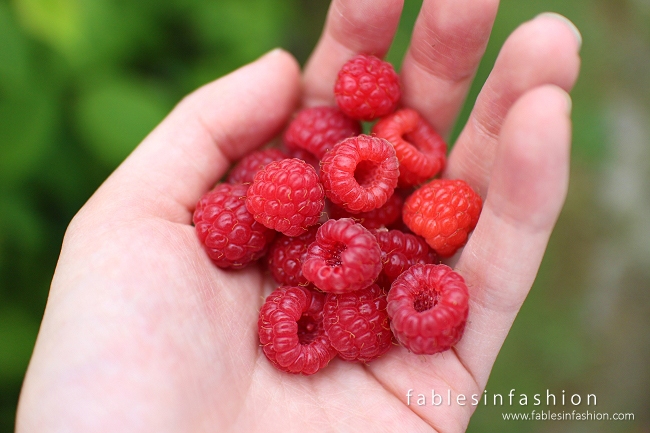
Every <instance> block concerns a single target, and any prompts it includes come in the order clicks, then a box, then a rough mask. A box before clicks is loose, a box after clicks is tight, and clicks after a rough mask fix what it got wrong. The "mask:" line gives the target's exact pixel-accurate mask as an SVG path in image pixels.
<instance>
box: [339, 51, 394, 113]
mask: <svg viewBox="0 0 650 433" xmlns="http://www.w3.org/2000/svg"><path fill="white" fill-rule="evenodd" d="M334 95H335V96H336V103H337V104H338V106H339V108H340V109H341V111H342V112H343V113H345V114H346V115H348V116H349V117H351V118H353V119H359V120H365V121H371V120H374V119H377V118H379V117H382V116H386V115H387V114H390V113H392V112H393V111H395V109H396V108H397V104H398V102H399V99H400V96H401V90H400V85H399V77H398V76H397V73H396V72H395V69H393V65H391V64H390V63H388V62H384V61H383V60H381V59H379V58H377V57H375V56H371V55H366V54H359V55H358V56H356V57H354V58H352V59H351V60H349V61H348V62H347V63H345V64H344V65H343V67H342V68H341V70H340V71H339V74H338V77H337V79H336V84H335V85H334Z"/></svg>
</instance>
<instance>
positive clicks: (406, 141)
mask: <svg viewBox="0 0 650 433" xmlns="http://www.w3.org/2000/svg"><path fill="white" fill-rule="evenodd" d="M372 132H373V134H375V135H376V136H377V137H381V138H385V139H386V140H388V141H390V142H391V144H392V145H393V146H394V147H395V154H396V155H397V159H398V160H399V171H400V175H399V185H400V186H410V185H418V184H421V183H422V182H425V181H426V180H428V179H430V178H432V177H433V176H435V175H436V174H438V173H439V172H440V171H441V170H442V169H443V168H444V166H445V162H446V157H445V155H446V153H447V144H446V143H445V142H444V140H443V139H442V137H440V135H438V133H437V132H436V131H435V130H434V129H433V128H432V127H431V126H430V125H429V124H428V123H427V122H426V121H425V120H424V119H423V118H422V116H420V115H419V114H418V112H417V111H415V110H412V109H410V108H404V109H402V110H398V111H397V112H395V113H393V114H391V115H389V116H386V117H384V118H383V119H380V120H379V121H378V122H377V123H376V124H375V126H373V128H372Z"/></svg>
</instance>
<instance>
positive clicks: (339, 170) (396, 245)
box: [194, 54, 482, 375]
mask: <svg viewBox="0 0 650 433" xmlns="http://www.w3.org/2000/svg"><path fill="white" fill-rule="evenodd" d="M400 93H401V92H400V85H399V80H398V76H397V74H396V73H395V70H394V69H393V66H392V65H391V64H390V63H387V62H384V61H382V60H381V59H379V58H377V57H374V56H370V55H363V54H362V55H358V56H356V57H354V58H353V59H351V60H350V61H349V62H347V63H346V64H345V65H344V66H343V68H342V69H341V71H340V72H339V75H338V78H337V81H336V84H335V86H334V94H335V96H336V102H337V105H338V107H326V106H323V107H313V108H305V109H303V110H301V111H300V112H298V113H297V114H296V116H295V117H294V118H293V120H292V121H291V122H290V124H289V125H288V127H287V128H286V130H285V133H284V135H283V142H284V146H283V147H282V148H275V147H268V148H266V149H263V150H258V151H254V152H252V153H250V154H249V155H247V156H245V157H244V158H243V159H241V160H240V161H239V162H238V163H237V164H236V165H235V166H234V167H233V168H232V170H231V171H230V173H229V175H228V177H227V179H226V181H225V182H223V183H220V184H218V185H217V186H216V187H215V188H214V189H213V190H212V191H210V192H209V193H207V194H206V195H205V196H204V197H202V198H201V200H200V201H199V203H198V204H197V206H196V210H195V212H194V225H195V227H196V232H197V234H198V237H199V239H200V241H201V243H202V244H203V245H204V247H205V250H206V252H207V254H208V256H209V257H210V259H211V260H212V261H213V263H214V264H215V265H216V266H218V267H220V268H226V269H228V268H230V269H239V268H243V267H245V266H249V265H251V264H252V263H254V262H256V261H258V260H261V261H263V262H264V263H266V265H267V266H268V270H269V272H270V274H271V276H272V277H273V279H274V280H275V281H276V282H277V283H278V285H279V287H278V288H277V289H276V290H275V291H273V293H271V294H270V295H269V296H268V297H267V298H266V301H265V303H264V305H263V306H262V308H261V310H260V313H259V320H258V330H259V340H260V343H261V346H262V350H263V352H264V354H265V355H266V357H267V358H268V360H269V361H270V362H271V363H272V364H273V365H274V366H275V367H276V368H278V369H280V370H282V371H286V372H289V373H299V374H304V375H309V374H314V373H316V372H317V371H318V370H320V369H321V368H323V367H325V366H327V365H328V363H329V362H330V361H331V360H332V359H333V358H334V357H336V356H339V357H340V358H342V359H343V360H346V361H351V362H363V363H368V362H371V361H373V360H375V359H377V358H379V357H380V356H382V355H384V354H386V352H388V351H389V350H390V349H391V348H392V347H393V346H394V345H395V342H397V343H398V344H400V345H402V346H404V347H406V348H407V349H408V350H409V351H411V352H412V353H416V354H435V353H438V352H442V351H445V350H447V349H449V348H451V347H452V346H453V345H455V344H456V343H457V342H458V341H459V340H460V338H461V336H462V334H463V330H464V328H465V322H466V320H467V314H468V301H469V294H468V290H467V287H466V285H465V282H464V281H463V278H462V277H461V276H460V275H459V274H458V273H456V272H454V271H453V270H452V269H451V268H449V267H448V266H446V265H444V264H441V263H440V260H441V258H446V257H450V256H452V255H454V254H455V253H456V251H457V250H458V249H459V248H461V247H462V246H463V245H464V244H465V243H466V241H467V236H468V234H469V233H470V232H471V231H472V230H473V229H474V227H475V226H476V224H477V222H478V218H479V214H480V212H481V207H482V202H481V198H480V196H479V195H478V194H477V193H476V192H474V191H473V190H472V188H470V186H469V185H467V184H466V183H465V182H464V181H462V180H450V179H436V176H437V175H439V174H440V172H441V171H442V169H443V168H444V166H445V162H446V152H447V145H446V143H445V142H444V140H443V139H442V138H441V137H440V135H439V134H438V133H437V132H436V131H435V130H434V128H433V127H431V125H429V124H428V123H427V122H426V120H425V119H424V118H423V117H422V116H421V115H420V114H419V113H418V112H417V111H415V110H413V109H410V108H400V107H399V101H400ZM361 121H365V122H371V121H376V122H375V123H374V125H373V126H372V129H371V133H370V134H369V135H366V134H362V133H361V131H362V125H361V123H360V122H361Z"/></svg>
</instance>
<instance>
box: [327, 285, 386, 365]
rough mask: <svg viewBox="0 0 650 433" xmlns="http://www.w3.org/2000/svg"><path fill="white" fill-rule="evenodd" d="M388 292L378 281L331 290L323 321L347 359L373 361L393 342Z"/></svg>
mask: <svg viewBox="0 0 650 433" xmlns="http://www.w3.org/2000/svg"><path fill="white" fill-rule="evenodd" d="M386 305H387V302H386V294H385V293H384V291H383V290H382V289H380V288H379V286H377V285H376V284H373V285H371V286H370V287H367V288H365V289H363V290H357V291H356V292H351V293H343V294H340V295H335V294H333V293H329V294H328V295H327V296H326V298H325V307H324V308H323V325H324V327H325V332H326V333H327V336H328V337H329V339H330V343H331V344H332V347H334V348H335V349H336V351H337V352H338V353H339V356H340V357H341V358H343V359H344V360H346V361H360V362H370V361H372V360H374V359H377V358H379V357H380V356H381V355H383V354H384V353H386V352H387V351H388V350H389V349H390V348H391V346H392V339H393V334H392V332H391V330H390V324H389V323H388V313H387V312H386Z"/></svg>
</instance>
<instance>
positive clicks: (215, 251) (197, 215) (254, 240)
mask: <svg viewBox="0 0 650 433" xmlns="http://www.w3.org/2000/svg"><path fill="white" fill-rule="evenodd" d="M247 190H248V185H242V184H234V185H231V184H227V183H222V184H219V185H217V186H216V187H215V188H214V189H213V190H212V191H210V192H208V193H207V194H205V195H204V196H203V197H202V198H201V200H199V202H198V203H197V205H196V209H195V211H194V216H193V221H194V226H195V227H196V233H197V235H198V237H199V240H200V241H201V243H202V244H203V246H204V247H205V250H206V252H207V253H208V256H209V257H210V259H211V260H212V261H213V262H214V264H215V265H217V266H218V267H220V268H234V269H238V268H243V267H244V266H246V265H247V264H249V263H250V262H253V261H255V260H257V259H259V258H260V257H262V256H263V255H264V253H265V252H266V249H267V246H268V245H269V243H270V242H271V241H272V240H273V237H274V236H275V232H274V231H273V230H269V229H268V228H266V227H264V225H262V224H260V223H258V222H257V221H255V219H254V218H253V215H251V213H250V212H248V210H247V209H246V204H245V200H246V191H247Z"/></svg>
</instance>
